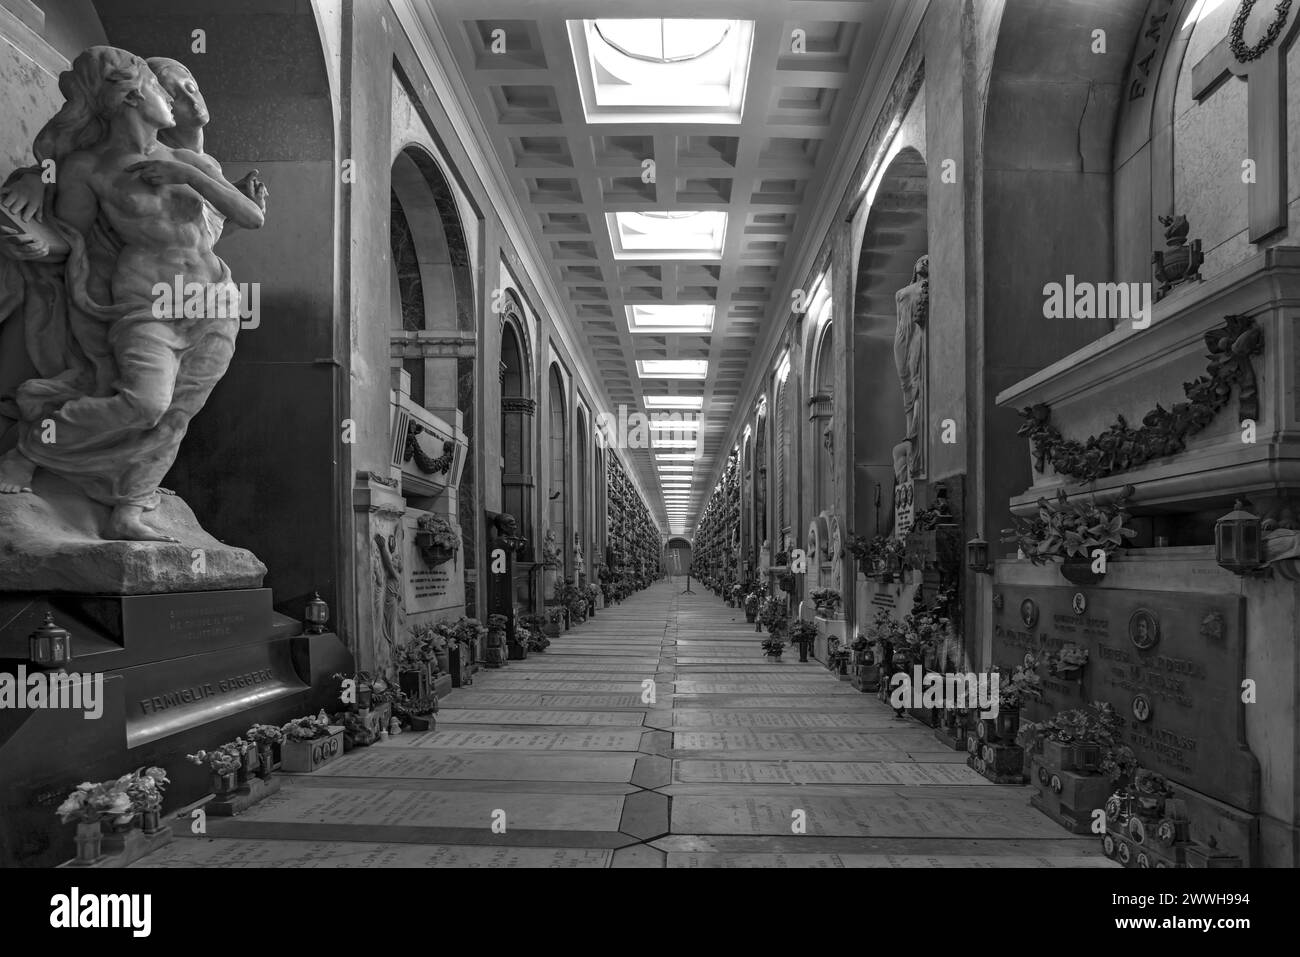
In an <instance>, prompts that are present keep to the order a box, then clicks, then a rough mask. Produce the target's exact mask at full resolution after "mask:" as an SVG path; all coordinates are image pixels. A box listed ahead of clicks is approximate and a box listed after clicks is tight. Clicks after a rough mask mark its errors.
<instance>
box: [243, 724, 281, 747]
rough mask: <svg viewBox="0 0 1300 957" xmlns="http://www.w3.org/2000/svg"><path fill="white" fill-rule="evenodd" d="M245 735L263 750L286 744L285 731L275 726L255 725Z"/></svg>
mask: <svg viewBox="0 0 1300 957" xmlns="http://www.w3.org/2000/svg"><path fill="white" fill-rule="evenodd" d="M244 734H245V735H247V737H248V740H249V741H252V742H253V743H254V744H255V745H257V747H258V748H260V749H262V750H266V749H267V748H270V747H273V746H275V745H277V744H282V743H284V731H283V730H281V729H280V728H277V727H276V726H275V725H273V724H255V725H253V726H252V727H251V728H249V729H248V730H247V731H245V732H244Z"/></svg>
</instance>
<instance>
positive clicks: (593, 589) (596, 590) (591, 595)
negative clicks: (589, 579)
mask: <svg viewBox="0 0 1300 957" xmlns="http://www.w3.org/2000/svg"><path fill="white" fill-rule="evenodd" d="M599 601H600V587H599V586H598V585H596V584H594V583H593V584H589V585H587V614H588V615H589V616H590V617H592V618H595V617H596V605H597V603H598V602H599Z"/></svg>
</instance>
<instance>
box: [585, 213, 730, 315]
mask: <svg viewBox="0 0 1300 957" xmlns="http://www.w3.org/2000/svg"><path fill="white" fill-rule="evenodd" d="M605 220H606V222H607V224H608V225H609V239H610V243H611V244H612V245H613V248H614V258H615V259H693V260H713V259H721V258H722V248H723V242H724V240H725V239H726V236H727V213H726V211H725V210H646V211H645V212H639V213H637V212H621V213H606V214H605ZM661 308H662V307H661ZM697 308H699V307H697ZM709 321H710V325H711V324H712V317H710V320H709Z"/></svg>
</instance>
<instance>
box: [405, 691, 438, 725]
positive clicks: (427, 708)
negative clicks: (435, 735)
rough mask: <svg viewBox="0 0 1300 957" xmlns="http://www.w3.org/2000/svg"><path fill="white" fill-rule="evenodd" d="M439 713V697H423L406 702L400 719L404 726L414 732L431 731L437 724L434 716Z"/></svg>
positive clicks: (409, 699)
mask: <svg viewBox="0 0 1300 957" xmlns="http://www.w3.org/2000/svg"><path fill="white" fill-rule="evenodd" d="M437 711H438V699H437V697H436V696H435V695H423V696H421V697H418V698H408V699H406V700H404V701H403V702H402V706H401V708H400V713H399V715H398V718H399V720H401V722H402V724H404V725H406V726H407V727H408V728H410V729H411V730H412V731H431V730H433V728H434V726H435V723H436V719H435V718H434V714H435V713H436V712H437Z"/></svg>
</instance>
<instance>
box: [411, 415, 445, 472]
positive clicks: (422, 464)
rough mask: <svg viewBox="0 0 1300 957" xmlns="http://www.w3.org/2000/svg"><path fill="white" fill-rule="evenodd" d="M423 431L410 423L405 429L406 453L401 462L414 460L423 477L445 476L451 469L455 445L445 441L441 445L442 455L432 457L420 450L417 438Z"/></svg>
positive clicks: (420, 427) (417, 425)
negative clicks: (436, 473)
mask: <svg viewBox="0 0 1300 957" xmlns="http://www.w3.org/2000/svg"><path fill="white" fill-rule="evenodd" d="M423 431H424V427H423V426H421V425H419V424H417V423H415V422H411V423H408V425H407V429H406V453H405V455H404V456H403V457H402V461H403V462H409V461H411V459H415V467H416V468H417V469H419V470H420V471H421V472H423V473H424V474H425V475H432V474H433V473H434V472H438V473H440V474H442V475H446V474H447V472H448V471H449V470H450V469H451V463H452V460H453V459H454V458H455V456H456V443H455V442H452V441H445V442H443V443H442V454H441V455H439V456H437V457H434V456H432V455H430V454H429V453H428V452H426V451H424V449H422V448H420V442H419V439H418V438H417V436H419V434H420V433H421V432H423Z"/></svg>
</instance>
